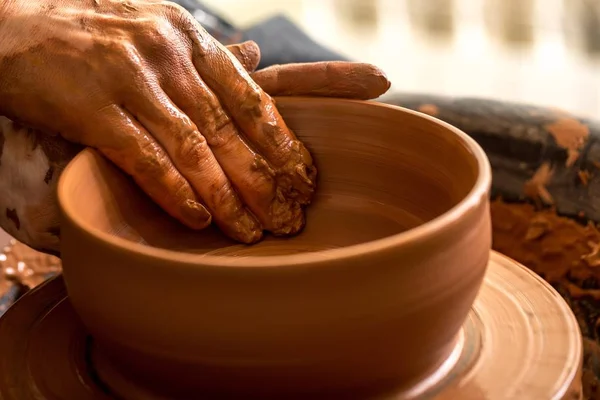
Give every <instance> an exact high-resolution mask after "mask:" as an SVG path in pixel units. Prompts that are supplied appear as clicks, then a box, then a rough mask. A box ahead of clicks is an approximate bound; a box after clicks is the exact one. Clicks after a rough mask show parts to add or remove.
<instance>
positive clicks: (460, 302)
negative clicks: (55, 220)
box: [58, 98, 491, 398]
mask: <svg viewBox="0 0 600 400" xmlns="http://www.w3.org/2000/svg"><path fill="white" fill-rule="evenodd" d="M277 102H278V107H279V109H280V110H281V113H282V115H283V117H284V118H285V120H286V121H287V123H288V124H289V126H290V127H291V128H292V129H293V130H294V131H295V133H296V134H297V135H298V137H299V138H300V139H301V140H302V141H303V142H304V143H306V144H307V146H308V148H309V149H310V150H311V152H312V154H313V156H314V159H315V162H316V165H317V167H318V169H319V182H318V190H317V196H316V198H315V200H314V203H313V205H312V206H311V207H310V208H309V210H308V216H307V221H308V223H307V226H306V229H305V230H304V231H303V232H302V233H301V234H300V235H299V236H297V237H294V238H291V239H275V238H267V239H266V240H265V241H263V242H262V243H260V244H257V245H254V246H251V247H248V246H244V245H238V244H235V243H233V242H231V241H229V240H228V239H226V238H225V237H224V236H223V235H222V234H220V233H219V232H218V231H217V230H216V229H208V230H205V231H201V232H195V231H191V230H188V229H186V228H184V227H183V226H181V225H179V224H178V223H177V222H175V221H174V220H172V219H171V218H170V217H168V216H167V215H166V214H165V213H163V212H162V211H161V210H160V209H159V208H158V207H157V206H155V205H154V204H153V203H152V202H151V201H150V200H149V199H148V198H147V197H146V196H144V195H143V194H142V193H141V192H140V191H139V190H138V189H137V188H136V186H135V185H134V184H133V183H132V182H131V181H130V180H129V179H128V177H126V176H125V175H123V174H122V173H121V172H119V171H118V170H117V169H116V168H115V167H114V166H112V164H110V163H109V162H108V161H106V160H105V159H104V158H102V157H101V156H99V155H98V154H97V153H96V152H94V151H92V150H85V151H83V152H82V153H80V154H79V155H78V156H77V157H76V158H75V159H74V160H73V161H72V162H71V164H70V165H69V166H68V167H67V168H66V170H65V171H64V172H63V174H62V177H61V180H60V183H59V188H58V197H59V202H60V207H61V209H62V213H63V222H62V260H63V263H64V264H63V265H64V278H65V281H66V285H67V288H68V293H69V296H70V300H71V302H72V303H73V306H74V307H75V309H76V311H77V313H78V314H79V315H80V317H81V319H82V321H83V322H84V324H85V325H86V326H87V328H88V329H89V331H90V332H91V334H92V335H93V336H94V338H95V340H96V341H97V343H98V344H99V345H100V346H101V348H102V349H103V351H105V352H106V354H109V355H110V359H111V360H112V362H113V363H114V365H117V366H118V368H120V370H121V371H124V372H125V373H127V374H128V376H129V377H130V378H131V379H134V380H135V379H138V380H140V381H143V382H145V384H148V385H150V386H151V387H152V390H154V391H156V392H157V393H158V392H161V393H162V392H164V393H167V395H168V396H169V397H172V398H173V397H177V396H181V397H184V398H185V397H187V398H190V397H188V396H190V393H196V396H197V395H198V393H199V392H195V391H200V392H204V393H219V394H220V395H227V396H234V395H236V394H241V395H243V394H246V395H248V394H249V393H260V396H261V397H262V398H264V397H265V396H267V395H269V394H273V395H275V396H281V395H282V393H288V394H289V393H295V394H304V395H306V394H309V393H313V394H314V393H316V392H319V393H327V392H328V391H330V390H332V391H336V390H340V391H343V390H350V391H353V393H357V392H356V391H359V390H361V389H363V388H365V389H369V390H370V389H371V388H384V387H387V386H388V385H401V386H403V387H408V386H410V385H411V384H413V383H415V382H417V381H419V380H420V379H422V378H423V377H424V376H427V375H428V374H430V373H431V372H432V371H433V370H435V369H436V368H437V367H438V366H439V365H440V364H441V363H442V362H443V361H444V360H445V359H446V357H447V356H448V355H449V353H450V352H451V350H452V348H453V346H454V344H455V341H456V338H457V336H458V332H459V331H460V328H461V324H462V323H463V321H464V320H465V318H466V316H467V313H468V312H469V309H470V307H471V305H472V303H473V301H474V299H475V297H476V295H477V293H478V290H479V287H480V284H481V282H482V279H483V276H484V273H485V270H486V264H487V261H488V257H489V251H490V243H491V228H490V216H489V201H488V192H489V187H490V180H491V173H490V167H489V163H488V161H487V159H486V156H485V154H484V153H483V151H482V150H481V149H480V147H479V146H477V144H476V143H475V142H474V141H473V140H471V139H470V138H469V137H468V136H467V135H465V134H464V133H462V132H461V131H459V130H458V129H456V128H453V127H452V126H450V125H447V124H445V123H443V122H441V121H438V120H436V119H434V118H431V117H428V116H426V115H423V114H420V113H416V112H413V111H410V110H406V109H402V108H399V107H394V106H388V105H383V104H378V103H375V102H361V101H347V100H337V99H306V98H280V99H277ZM340 393H341V392H340Z"/></svg>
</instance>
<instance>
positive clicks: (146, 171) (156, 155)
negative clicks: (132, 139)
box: [134, 141, 168, 181]
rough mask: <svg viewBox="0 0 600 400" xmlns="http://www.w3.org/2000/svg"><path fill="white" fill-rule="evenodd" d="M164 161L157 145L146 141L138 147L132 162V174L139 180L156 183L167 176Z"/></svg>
mask: <svg viewBox="0 0 600 400" xmlns="http://www.w3.org/2000/svg"><path fill="white" fill-rule="evenodd" d="M165 161H166V159H165V156H164V154H163V153H162V151H161V148H160V147H159V146H158V144H157V143H154V142H152V141H148V142H146V143H143V144H142V145H141V146H140V149H139V153H138V157H137V159H136V160H135V162H134V173H135V175H136V176H137V177H138V178H139V179H143V180H153V181H158V180H162V178H163V177H164V176H165V175H166V174H167V172H168V169H167V166H166V162H165Z"/></svg>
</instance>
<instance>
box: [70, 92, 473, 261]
mask: <svg viewBox="0 0 600 400" xmlns="http://www.w3.org/2000/svg"><path fill="white" fill-rule="evenodd" d="M277 102H278V103H277V104H278V107H279V109H280V111H281V113H282V115H283V117H284V119H285V120H286V122H287V123H288V125H289V126H290V127H291V128H292V129H293V130H294V132H295V133H296V135H297V136H298V137H299V138H300V139H301V140H302V141H303V142H304V143H305V144H306V145H307V147H308V148H309V150H310V151H311V153H312V155H313V157H314V160H315V164H316V166H317V168H318V171H319V177H318V188H317V194H316V197H315V199H314V202H313V204H312V205H311V206H310V207H309V208H308V211H307V225H306V228H305V230H304V231H303V232H302V233H300V234H299V235H297V236H296V237H293V238H288V239H281V238H273V237H267V238H266V239H265V240H264V241H262V242H261V243H259V244H257V245H253V246H245V245H241V244H237V243H235V242H233V241H231V240H229V239H228V238H226V237H225V236H224V235H223V234H221V233H220V232H219V231H218V229H216V228H209V229H205V230H203V231H192V230H190V229H187V228H186V227H184V226H182V225H181V224H179V223H178V222H177V221H175V220H174V219H172V218H171V217H170V216H168V215H167V214H166V213H164V212H163V211H162V210H161V209H160V208H159V207H157V206H156V205H155V204H154V203H153V202H152V201H151V200H150V199H149V198H148V197H147V196H145V195H144V193H143V192H141V191H140V190H139V189H138V188H137V187H136V185H135V184H134V183H133V181H132V180H131V179H129V178H128V177H127V176H125V175H124V174H123V173H121V172H120V171H119V170H118V169H117V168H116V167H114V166H113V165H112V164H111V163H110V162H109V161H107V160H106V159H104V158H103V157H101V156H99V155H98V153H96V152H94V151H92V150H86V151H84V152H83V153H82V154H80V155H79V156H78V157H77V158H76V159H75V160H74V161H73V165H72V166H71V168H68V169H67V170H66V171H65V173H64V174H63V177H62V178H61V179H63V180H64V183H63V187H64V188H65V190H64V192H63V194H64V198H67V199H73V200H72V201H71V200H68V201H69V205H68V207H69V209H70V212H71V215H72V216H73V217H75V218H76V219H77V220H79V221H80V222H81V223H82V225H84V226H88V227H93V228H94V229H97V230H100V231H103V232H105V233H109V234H111V235H115V236H118V237H120V238H122V239H125V240H128V241H133V242H137V243H142V244H145V245H147V246H153V247H158V248H164V249H170V250H176V251H180V252H189V253H201V254H211V255H220V256H275V255H286V254H295V253H304V252H314V251H321V250H327V249H332V248H339V247H345V246H351V245H355V244H359V243H365V242H369V241H373V240H377V239H381V238H384V237H388V236H390V235H395V234H398V233H401V232H403V231H406V230H408V229H411V228H414V227H416V226H418V225H420V224H423V223H425V222H427V221H430V220H432V219H434V218H436V217H438V216H440V215H442V214H443V213H445V212H447V211H449V210H450V209H451V208H452V207H454V206H455V205H457V204H458V203H459V202H460V201H461V200H463V199H464V198H465V197H466V196H467V194H468V193H469V192H470V191H471V189H472V188H473V186H474V185H475V182H476V180H477V177H478V174H479V167H478V162H477V159H476V157H475V155H474V154H473V152H472V150H471V148H470V147H469V145H468V143H467V142H466V141H465V139H464V138H463V137H461V136H459V135H457V134H456V130H455V129H453V128H451V127H449V126H447V125H445V124H442V123H440V122H439V121H437V120H434V119H432V118H429V117H426V116H423V115H420V114H417V113H414V112H412V111H408V110H404V109H400V108H397V107H391V106H386V105H381V104H377V103H373V102H359V101H346V100H335V99H305V98H280V99H278V100H277Z"/></svg>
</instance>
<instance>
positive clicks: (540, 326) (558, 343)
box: [0, 252, 582, 400]
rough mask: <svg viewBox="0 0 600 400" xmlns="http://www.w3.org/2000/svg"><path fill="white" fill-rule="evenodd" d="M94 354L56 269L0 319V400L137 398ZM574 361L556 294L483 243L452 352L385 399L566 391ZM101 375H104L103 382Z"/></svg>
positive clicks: (573, 393)
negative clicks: (481, 262)
mask: <svg viewBox="0 0 600 400" xmlns="http://www.w3.org/2000/svg"><path fill="white" fill-rule="evenodd" d="M107 295H108V294H107ZM94 353H95V350H94V345H93V339H92V338H91V337H90V336H89V335H88V334H87V332H86V330H85V328H84V327H83V326H82V325H81V323H80V322H79V319H78V318H77V316H76V314H75V312H74V310H73V309H72V307H71V305H70V303H69V300H68V297H67V293H66V289H65V286H64V283H63V281H62V278H61V277H57V278H53V279H51V280H50V281H48V282H46V283H45V284H43V285H41V286H39V287H38V288H36V289H34V290H32V291H30V292H29V293H27V294H26V295H24V296H23V297H22V298H21V299H20V300H19V301H18V302H17V303H16V304H15V305H14V306H13V307H11V308H10V309H9V310H8V311H7V313H6V314H5V315H4V316H3V317H2V319H0V355H1V356H0V399H3V400H29V399H36V400H39V399H57V400H63V399H64V400H70V399H78V400H87V399H115V398H122V397H125V398H138V396H136V395H135V394H134V393H138V394H139V393H143V392H144V390H143V388H133V387H131V385H128V384H127V382H119V379H118V377H115V376H114V374H115V373H114V371H110V369H109V368H108V367H106V366H103V362H102V357H101V355H100V357H98V354H94ZM581 362H582V344H581V334H580V332H579V328H578V326H577V322H576V320H575V318H574V316H573V315H572V313H571V311H570V310H569V308H568V307H567V305H566V303H565V302H564V301H563V299H562V298H561V297H560V296H559V294H558V293H557V292H556V291H554V289H552V287H550V286H549V285H548V284H547V283H546V282H544V281H543V280H542V279H541V278H539V277H538V276H537V275H535V274H533V273H532V272H530V271H529V270H528V269H526V268H525V267H523V266H521V265H520V264H518V263H516V262H514V261H512V260H510V259H508V258H506V257H504V256H501V255H499V254H498V253H495V252H492V256H491V259H490V264H489V267H488V271H487V274H486V278H485V282H484V285H483V287H482V289H481V292H480V294H479V296H478V298H477V300H476V302H475V304H474V306H473V309H472V312H471V313H470V315H469V317H468V319H467V321H466V322H465V325H464V327H463V329H462V331H461V333H460V335H459V338H458V340H457V346H456V349H455V351H454V352H453V354H452V355H451V356H450V358H449V359H448V360H447V362H446V363H445V364H444V365H443V366H442V367H441V368H440V370H439V371H438V373H436V374H435V375H434V376H431V377H430V378H429V379H428V380H426V381H424V382H422V383H421V384H419V385H418V386H417V387H414V388H413V389H412V390H411V391H410V392H404V393H395V394H393V395H390V396H386V398H389V399H398V400H399V399H427V400H433V399H435V400H450V399H462V400H471V399H489V400H492V399H536V400H545V399H569V400H576V399H580V398H581ZM102 377H110V379H111V383H112V385H108V384H107V383H106V382H104V381H103V379H102ZM117 393H118V395H117ZM144 397H145V398H148V397H146V396H144ZM150 397H151V396H150Z"/></svg>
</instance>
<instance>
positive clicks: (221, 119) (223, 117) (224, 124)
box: [208, 110, 236, 149]
mask: <svg viewBox="0 0 600 400" xmlns="http://www.w3.org/2000/svg"><path fill="white" fill-rule="evenodd" d="M212 126H213V129H214V132H213V133H212V135H209V138H208V144H209V145H210V147H212V148H214V149H219V148H222V147H224V146H225V145H226V144H227V143H229V142H230V141H231V140H232V139H233V135H234V134H235V133H236V130H235V127H234V125H233V122H232V121H231V119H230V118H229V116H228V115H227V114H225V112H224V111H223V110H220V111H217V112H215V114H214V120H213V124H212Z"/></svg>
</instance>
